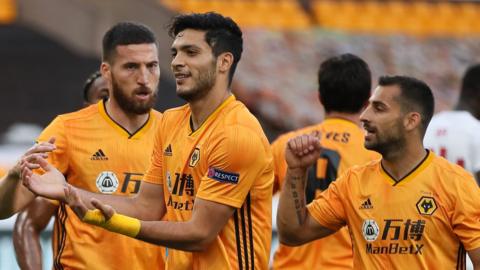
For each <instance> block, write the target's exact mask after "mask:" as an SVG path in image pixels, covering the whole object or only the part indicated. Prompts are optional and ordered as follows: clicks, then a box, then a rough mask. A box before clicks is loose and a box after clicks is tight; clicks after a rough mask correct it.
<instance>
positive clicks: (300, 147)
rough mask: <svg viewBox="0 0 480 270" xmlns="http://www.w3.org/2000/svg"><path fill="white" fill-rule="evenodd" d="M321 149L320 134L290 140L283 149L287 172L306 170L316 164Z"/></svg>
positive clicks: (313, 133) (315, 132) (315, 133)
mask: <svg viewBox="0 0 480 270" xmlns="http://www.w3.org/2000/svg"><path fill="white" fill-rule="evenodd" d="M321 150H322V148H321V146H320V132H318V131H314V132H312V133H311V134H308V135H307V134H304V135H300V136H297V137H295V138H292V139H290V140H289V141H288V142H287V147H286V149H285V160H286V161H287V165H288V169H289V170H297V169H300V170H306V169H307V168H308V167H310V166H312V165H313V164H315V162H317V159H318V157H319V156H320V152H321Z"/></svg>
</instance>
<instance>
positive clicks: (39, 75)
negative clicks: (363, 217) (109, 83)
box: [0, 0, 480, 269]
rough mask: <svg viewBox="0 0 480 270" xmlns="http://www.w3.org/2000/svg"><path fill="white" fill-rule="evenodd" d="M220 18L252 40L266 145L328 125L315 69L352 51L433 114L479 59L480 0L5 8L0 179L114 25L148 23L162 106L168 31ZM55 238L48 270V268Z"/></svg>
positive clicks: (56, 0)
mask: <svg viewBox="0 0 480 270" xmlns="http://www.w3.org/2000/svg"><path fill="white" fill-rule="evenodd" d="M206 11H217V12H219V13H222V14H223V15H226V16H230V17H232V18H233V19H234V20H235V21H236V22H237V23H238V24H239V25H240V26H241V27H242V30H243V32H244V54H243V56H242V60H241V61H240V63H239V66H238V69H237V72H236V75H235V78H234V83H233V92H234V93H235V95H236V96H237V97H238V98H239V99H240V100H242V101H243V102H244V103H246V104H247V106H248V107H249V108H250V110H251V111H252V112H253V113H254V114H255V115H256V116H257V117H258V118H259V119H260V121H261V123H262V125H263V127H264V129H265V131H266V133H267V136H268V137H269V139H270V140H273V139H275V138H276V136H277V135H278V134H280V133H281V132H284V131H287V130H291V129H294V128H298V127H302V126H305V125H308V124H312V123H315V122H318V121H320V120H322V117H323V109H322V107H321V106H320V105H319V102H318V98H317V78H316V73H317V69H318V66H319V64H320V62H321V61H323V60H324V59H326V58H328V57H330V56H333V55H336V54H340V53H346V52H350V53H353V54H356V55H358V56H360V57H362V58H363V59H365V60H366V61H367V62H368V64H369V65H370V68H371V69H372V72H373V75H374V83H373V85H375V83H376V80H377V78H378V76H379V75H383V74H398V75H409V76H414V77H417V78H419V79H422V80H424V81H426V82H427V83H428V84H429V85H430V86H431V87H432V89H434V94H435V98H436V111H437V112H438V111H441V110H445V109H450V108H451V106H453V105H454V104H455V102H456V99H457V94H458V89H459V87H460V82H459V79H460V78H461V76H462V74H463V72H464V71H465V69H466V68H467V66H469V65H471V64H473V63H477V62H479V61H480V20H479V19H478V18H480V2H477V1H440V0H438V1H421V0H410V1H406V0H405V1H387V0H385V1H369V0H356V1H354V0H350V1H327V0H183V1H180V0H135V1H133V0H102V1H95V0H42V1H37V0H0V59H1V62H0V74H1V75H0V115H1V117H0V175H1V174H2V173H3V172H5V170H7V169H8V168H9V167H10V166H12V164H14V162H15V159H16V158H17V157H19V156H20V155H21V153H23V151H24V150H26V149H27V148H28V147H30V145H31V144H32V143H33V142H34V140H35V138H36V136H38V134H39V133H40V131H41V130H42V129H43V127H45V125H46V124H48V123H49V122H50V121H51V120H53V118H54V117H55V116H56V115H57V114H61V113H65V112H70V111H74V110H77V109H79V108H80V107H81V105H82V88H83V84H84V81H85V79H86V78H87V77H88V76H89V75H90V74H91V73H92V72H93V71H95V70H97V69H98V67H99V65H100V60H99V59H100V52H101V39H102V36H103V34H104V32H105V31H106V30H107V29H108V28H109V27H110V26H112V25H113V24H114V23H116V22H118V21H124V20H131V21H137V22H142V23H145V24H147V25H148V26H150V27H151V28H152V29H153V30H154V31H155V32H156V34H157V37H158V40H159V56H160V63H161V70H162V75H161V83H160V91H159V99H158V104H157V109H158V110H160V111H163V110H165V109H166V108H170V107H174V106H178V105H180V104H182V103H183V102H182V101H181V100H179V99H178V98H176V96H175V83H174V80H173V76H172V74H171V72H170V67H169V66H170V58H171V57H170V50H169V47H170V44H171V42H172V40H171V39H170V38H169V37H168V35H167V33H166V31H165V26H166V25H167V24H168V22H169V20H170V18H171V17H172V16H174V15H175V14H177V13H182V12H206ZM13 222H14V219H9V220H7V221H1V222H0V269H18V267H17V266H16V262H15V257H14V253H13V245H12V241H11V238H10V237H11V228H12V226H13ZM48 235H49V234H48V232H47V233H45V234H44V235H43V239H44V246H45V247H44V252H45V269H50V267H51V256H50V255H49V254H50V247H49V240H48V239H49V236H48Z"/></svg>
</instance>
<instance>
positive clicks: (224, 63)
mask: <svg viewBox="0 0 480 270" xmlns="http://www.w3.org/2000/svg"><path fill="white" fill-rule="evenodd" d="M232 64H233V54H232V53H230V52H225V53H222V54H220V55H219V56H218V57H217V69H218V71H219V72H220V73H228V71H229V70H230V68H231V67H232Z"/></svg>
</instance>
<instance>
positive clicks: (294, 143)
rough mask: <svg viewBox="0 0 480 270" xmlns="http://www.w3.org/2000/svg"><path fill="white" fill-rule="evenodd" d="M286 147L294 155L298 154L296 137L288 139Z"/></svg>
mask: <svg viewBox="0 0 480 270" xmlns="http://www.w3.org/2000/svg"><path fill="white" fill-rule="evenodd" d="M288 147H289V148H290V150H291V151H292V153H293V154H294V155H298V147H297V137H295V138H292V139H290V140H289V141H288Z"/></svg>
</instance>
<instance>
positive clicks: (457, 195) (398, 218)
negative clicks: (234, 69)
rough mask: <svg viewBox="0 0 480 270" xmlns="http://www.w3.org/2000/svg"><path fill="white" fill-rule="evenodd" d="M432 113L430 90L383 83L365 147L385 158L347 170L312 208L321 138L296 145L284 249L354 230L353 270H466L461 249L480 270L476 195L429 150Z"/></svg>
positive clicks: (365, 116)
mask: <svg viewBox="0 0 480 270" xmlns="http://www.w3.org/2000/svg"><path fill="white" fill-rule="evenodd" d="M433 108H434V101H433V95H432V92H431V90H430V88H429V87H428V86H427V85H426V84H425V83H423V82H421V81H419V80H416V79H414V78H410V77H402V76H394V77H381V78H380V80H379V86H378V87H377V89H376V90H375V92H374V93H373V95H372V97H371V98H370V103H369V105H368V107H367V108H366V109H365V111H364V112H363V113H362V115H361V116H360V120H361V121H362V123H363V125H364V128H365V130H366V135H365V147H366V148H367V149H370V150H374V151H376V152H378V153H380V154H382V159H381V160H378V161H373V162H371V163H369V164H367V165H363V166H358V167H354V168H352V169H349V170H348V171H347V172H346V173H345V174H344V175H343V176H341V177H340V178H338V179H337V180H336V181H335V182H333V183H332V184H331V185H330V187H329V188H328V189H327V190H326V191H325V192H324V193H322V194H321V196H320V197H319V198H318V199H316V200H314V201H313V202H312V203H311V204H309V205H308V206H306V204H305V200H304V195H303V194H304V188H305V176H306V169H307V168H308V167H309V166H310V165H311V164H313V163H314V162H315V161H316V160H317V157H318V155H319V154H320V152H321V151H322V148H321V146H320V144H319V140H318V137H317V136H318V134H311V135H301V136H298V137H296V138H293V139H291V140H290V141H289V142H288V145H287V148H286V150H285V151H286V153H285V157H286V160H287V164H288V169H287V174H286V175H287V176H286V182H285V185H284V188H283V190H282V193H281V197H280V204H279V211H278V216H277V223H278V226H279V232H280V241H281V242H283V243H285V244H288V245H299V244H302V243H306V242H309V241H312V240H314V239H318V238H322V237H325V236H327V235H330V234H332V233H333V232H335V231H336V230H338V229H340V228H341V227H343V226H348V228H349V231H350V234H351V237H352V242H353V257H354V260H353V268H354V269H382V268H384V269H435V268H438V267H439V266H441V267H442V268H444V269H464V267H465V251H468V253H469V255H470V257H471V258H472V261H473V262H474V265H475V267H476V269H480V268H479V267H480V222H479V217H480V201H479V200H478V198H479V197H480V190H479V189H478V187H477V186H476V183H475V180H474V179H473V177H472V176H471V175H470V174H468V173H467V172H466V171H464V170H463V169H461V168H460V167H458V166H455V165H453V164H451V163H449V162H448V161H446V160H445V159H443V158H439V157H438V156H436V155H435V154H434V153H432V152H429V151H428V150H425V149H424V148H423V143H422V141H423V136H424V134H425V131H426V129H427V126H428V123H429V121H430V119H431V117H432V115H433ZM292 217H295V218H292Z"/></svg>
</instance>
